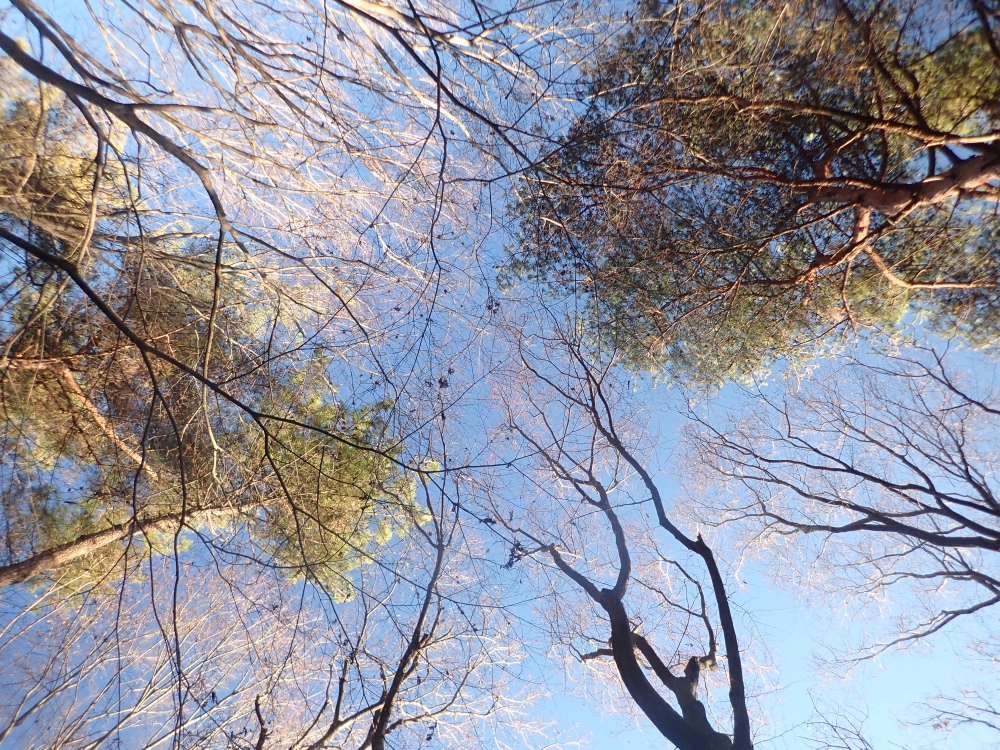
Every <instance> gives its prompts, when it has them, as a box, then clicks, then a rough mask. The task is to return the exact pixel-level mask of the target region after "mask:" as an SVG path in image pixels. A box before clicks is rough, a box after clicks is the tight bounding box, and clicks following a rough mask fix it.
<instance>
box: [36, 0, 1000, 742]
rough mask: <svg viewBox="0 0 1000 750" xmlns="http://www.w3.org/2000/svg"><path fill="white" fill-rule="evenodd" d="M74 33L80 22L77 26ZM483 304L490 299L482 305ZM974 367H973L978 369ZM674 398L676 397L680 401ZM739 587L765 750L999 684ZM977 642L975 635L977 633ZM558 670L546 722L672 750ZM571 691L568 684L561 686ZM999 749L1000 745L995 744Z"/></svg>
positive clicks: (941, 655) (881, 731) (919, 737)
mask: <svg viewBox="0 0 1000 750" xmlns="http://www.w3.org/2000/svg"><path fill="white" fill-rule="evenodd" d="M81 4H82V0H73V1H72V2H64V3H58V4H57V5H54V6H53V7H57V8H58V13H59V19H60V21H65V19H68V18H72V17H73V14H74V11H75V10H79V7H76V8H74V6H80V5H81ZM68 27H69V28H71V29H72V28H73V24H72V23H70V24H68ZM480 301H481V300H480ZM969 366H970V367H972V366H973V365H972V364H971V363H970V364H969ZM661 397H663V398H664V400H665V401H666V400H669V399H667V394H665V393H664V391H663V390H659V391H651V392H650V394H649V398H650V399H658V398H661ZM671 397H672V396H671ZM721 398H722V399H724V400H726V399H728V400H729V403H730V404H731V405H735V406H739V405H740V404H739V402H738V396H733V395H732V394H731V393H724V394H723V395H722V396H721ZM680 425H681V420H680V418H679V417H677V416H675V415H671V414H670V413H669V412H668V411H667V410H661V412H660V414H659V417H658V418H657V420H656V421H654V424H653V425H652V428H653V431H654V432H655V433H657V434H659V435H661V436H662V440H661V442H660V443H659V444H658V446H657V450H656V451H655V455H654V460H653V462H654V463H655V464H657V465H660V466H664V467H669V466H670V464H671V456H672V452H673V449H674V447H675V445H676V437H675V435H676V432H677V430H678V428H679V427H680ZM656 479H657V481H658V482H661V484H662V485H663V486H672V485H673V484H674V475H673V474H672V473H671V472H670V470H669V468H667V469H666V470H664V471H663V472H662V473H661V474H658V475H657V477H656ZM739 582H740V585H739V587H738V588H737V587H734V588H733V589H732V596H733V599H734V603H735V605H736V607H737V608H738V610H739V612H740V613H741V614H740V623H741V624H743V625H744V626H745V627H746V630H745V631H744V632H748V633H753V634H754V635H753V638H752V641H753V644H754V645H753V648H755V649H756V648H758V644H760V646H759V652H756V653H759V654H760V655H761V656H762V657H763V658H765V659H767V660H768V661H769V663H768V665H767V669H766V670H765V671H764V672H763V673H762V674H763V676H762V677H761V680H760V681H759V683H758V684H760V685H763V686H764V687H763V688H762V690H761V692H760V694H759V695H758V696H757V699H758V700H759V702H760V706H761V707H762V709H763V711H764V713H765V715H767V716H768V717H769V721H768V723H767V728H768V729H769V730H772V731H773V736H767V737H764V738H762V741H760V742H759V744H758V747H760V748H762V749H763V748H768V749H769V750H770V749H771V748H773V750H785V748H788V749H789V750H792V749H793V748H798V747H804V746H805V745H804V744H803V743H804V742H805V741H806V738H807V736H808V732H809V727H808V723H809V722H810V721H811V720H812V718H813V717H814V716H815V713H816V711H817V709H818V710H819V711H821V712H823V713H826V714H828V715H829V714H830V713H831V712H832V713H835V712H836V711H837V710H838V709H839V708H840V707H842V706H849V707H851V710H852V711H855V712H857V713H856V715H858V716H861V715H863V716H864V718H865V721H864V727H865V731H866V734H867V736H868V737H869V738H870V740H871V743H872V746H873V747H874V748H878V749H879V750H881V749H883V748H885V749H886V750H888V748H896V747H899V748H914V747H916V746H917V745H915V744H914V743H915V742H919V744H920V746H921V747H923V746H927V747H930V746H935V745H936V746H938V747H947V746H948V745H947V743H948V742H950V741H951V740H948V739H947V738H946V737H945V736H944V735H941V737H940V739H939V740H935V732H934V731H933V730H927V729H926V728H915V729H914V728H911V729H906V728H903V729H901V728H900V724H899V722H900V720H901V719H903V720H905V719H906V718H907V717H911V716H913V712H912V706H913V704H915V703H918V702H919V701H922V700H925V699H927V698H929V697H931V696H932V695H933V694H934V693H936V692H939V691H940V692H948V691H951V690H953V689H954V688H955V687H956V686H967V685H968V684H970V681H973V682H974V681H975V680H978V679H980V678H982V681H983V682H984V684H988V682H989V673H988V672H984V673H982V674H980V673H978V672H976V670H975V669H974V667H975V665H973V668H970V665H969V662H968V661H967V660H966V659H967V654H966V650H965V649H964V646H963V643H962V642H961V639H960V638H958V637H957V636H954V637H953V636H952V634H951V633H949V632H946V633H942V634H939V636H937V637H935V638H933V639H932V640H931V641H930V642H929V643H926V644H920V645H916V646H913V647H910V648H907V649H898V650H896V649H894V650H892V651H889V652H887V653H885V654H883V655H881V656H879V657H878V658H877V659H875V660H871V661H867V662H863V663H860V664H858V665H857V666H855V668H854V669H853V670H851V673H850V675H849V676H848V675H844V674H842V673H841V672H840V671H838V670H836V669H831V668H830V667H829V666H825V665H824V664H823V662H822V658H823V657H824V656H826V655H828V654H829V649H830V648H831V647H835V646H837V645H838V643H837V641H836V639H837V638H838V634H839V633H841V632H842V631H843V629H844V628H845V625H846V626H847V627H848V628H849V627H850V623H849V622H847V623H845V620H844V618H845V614H844V612H842V611H838V609H837V607H836V606H834V604H833V603H831V604H830V606H829V607H816V606H815V605H814V604H813V603H809V602H806V601H804V600H803V599H801V598H799V597H797V596H795V595H794V593H793V592H789V591H788V590H786V589H785V588H783V587H782V586H781V585H779V584H778V583H777V582H775V581H773V580H772V579H771V577H770V576H769V574H768V571H767V569H766V567H765V566H763V565H748V566H746V567H745V568H742V569H741V570H740V575H739ZM972 635H973V636H974V635H975V634H972ZM559 669H560V668H558V667H553V668H552V671H551V672H550V673H549V674H548V675H546V676H547V678H548V679H550V680H551V682H552V684H553V685H554V686H555V690H554V692H553V695H552V697H551V698H549V699H547V700H545V701H542V702H541V703H540V704H539V705H538V706H536V708H535V711H536V713H537V715H538V716H541V717H543V718H551V719H552V720H553V721H555V722H556V723H557V724H560V725H564V726H567V727H569V726H573V725H575V727H576V728H577V730H578V731H579V732H580V733H581V734H582V735H584V736H587V737H589V744H588V746H590V747H595V748H614V747H623V746H625V747H636V748H639V747H662V746H663V744H664V743H663V740H662V738H660V737H659V736H658V735H657V734H656V733H655V731H654V730H653V729H652V727H651V726H650V725H649V723H648V722H647V721H646V720H645V719H644V718H640V719H638V721H637V722H635V723H634V724H633V723H631V722H627V721H622V720H621V719H619V718H617V717H614V716H606V715H601V713H600V712H599V711H595V710H594V706H593V704H592V703H588V702H587V701H585V700H583V699H581V698H580V697H578V696H577V695H575V694H574V693H573V691H572V689H571V688H570V687H569V686H566V685H564V683H563V681H562V677H561V673H560V671H559ZM560 685H562V687H560ZM965 737H966V740H965V741H966V742H967V743H969V744H968V746H969V747H991V746H1000V745H998V744H997V740H996V739H995V738H991V737H990V735H989V734H988V733H987V732H985V731H983V732H979V731H977V730H971V731H970V733H969V734H967V735H965ZM990 743H993V744H992V745H991V744H990Z"/></svg>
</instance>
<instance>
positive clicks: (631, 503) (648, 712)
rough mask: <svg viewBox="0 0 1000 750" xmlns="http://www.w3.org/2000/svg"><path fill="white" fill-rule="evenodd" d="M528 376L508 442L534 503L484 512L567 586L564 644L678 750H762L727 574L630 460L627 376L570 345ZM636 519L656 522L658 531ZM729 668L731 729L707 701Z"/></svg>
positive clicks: (501, 502)
mask: <svg viewBox="0 0 1000 750" xmlns="http://www.w3.org/2000/svg"><path fill="white" fill-rule="evenodd" d="M549 322H552V321H549ZM554 327H556V328H557V329H558V326H554ZM520 366H521V372H520V375H519V377H518V380H517V382H516V383H515V384H514V387H513V388H512V390H511V391H510V394H511V395H510V396H509V397H508V401H507V410H508V423H507V430H509V431H510V433H511V434H512V435H514V436H516V438H517V440H518V443H519V445H520V446H521V450H522V454H526V455H528V456H532V457H534V458H533V459H531V460H530V461H529V459H523V460H522V462H520V465H521V466H523V467H525V468H524V469H523V473H524V477H525V480H526V481H525V487H524V489H523V492H524V493H525V494H527V498H526V500H525V502H524V504H523V505H520V504H516V503H515V505H514V506H513V507H512V506H511V504H510V502H511V501H510V499H509V498H508V494H507V493H506V492H500V493H496V492H489V491H487V492H486V493H485V496H486V497H487V498H488V499H489V501H490V504H488V505H487V506H485V507H484V511H483V512H485V513H487V519H488V520H489V523H490V525H492V526H493V527H494V528H496V529H498V530H500V529H502V532H500V531H498V533H502V535H503V537H504V538H505V539H506V542H507V544H509V545H510V550H511V552H510V555H511V557H510V560H509V561H508V562H509V564H510V565H514V564H518V563H520V564H524V565H527V564H531V565H533V566H537V567H538V568H539V569H540V570H543V571H547V572H548V573H550V574H551V575H552V576H554V577H555V579H556V580H555V581H553V583H551V584H550V585H551V586H552V587H553V589H554V591H555V592H558V593H554V594H553V596H556V599H557V601H556V603H555V605H554V606H555V607H556V611H557V612H560V614H559V615H557V616H552V615H548V616H547V617H548V619H550V620H552V628H553V631H554V633H555V637H556V638H557V639H559V640H561V641H562V642H563V643H565V644H567V646H568V647H569V648H570V650H571V651H572V652H573V653H575V654H576V655H577V657H578V658H579V659H580V660H581V661H582V662H585V663H592V662H595V661H600V660H613V664H614V670H613V675H614V677H612V678H611V679H617V680H620V681H621V684H622V686H623V687H624V689H625V691H626V693H627V695H628V697H629V700H630V701H631V702H633V704H634V707H636V708H638V710H639V711H641V712H642V713H643V714H644V715H645V716H646V717H647V718H648V719H649V720H650V721H651V722H652V723H653V725H654V726H655V727H656V729H657V730H658V731H659V732H660V733H661V734H662V735H663V736H664V737H666V738H667V739H668V740H670V742H671V743H673V744H674V745H675V746H676V747H678V748H691V749H692V750H694V749H695V748H747V749H748V748H750V747H752V739H751V723H750V715H749V711H748V706H747V695H746V683H745V677H744V668H743V664H742V655H741V649H740V644H739V638H738V634H737V626H736V623H735V620H734V618H733V614H732V605H731V603H730V599H729V595H728V593H727V590H726V582H725V577H724V573H723V572H722V570H721V569H720V567H719V564H718V562H717V560H716V557H715V554H714V552H713V551H712V549H711V548H710V547H709V545H708V544H707V543H706V542H705V540H704V539H703V538H702V537H701V535H700V534H695V535H691V534H689V533H687V532H685V531H683V530H682V529H681V528H680V527H679V526H677V525H676V524H675V523H674V522H673V521H672V520H671V517H670V515H669V514H668V513H669V511H668V507H667V505H666V503H665V501H664V499H663V496H662V494H661V491H660V488H659V486H658V484H657V482H656V481H655V480H654V478H653V472H652V471H650V470H649V469H647V467H646V466H645V464H644V463H643V461H642V460H641V458H640V454H639V453H638V452H637V451H636V449H634V448H632V447H630V444H631V442H632V439H633V437H634V436H633V435H631V434H630V433H631V432H632V429H633V427H632V425H630V420H629V419H628V417H627V415H626V414H625V413H624V409H623V407H622V404H621V403H620V397H621V390H622V386H623V385H624V383H621V382H619V381H618V380H617V379H616V377H615V375H614V367H615V363H614V362H613V361H611V362H608V361H602V360H600V359H590V355H588V354H586V353H585V350H584V349H581V347H580V346H579V344H578V343H574V342H573V340H572V338H571V337H569V336H566V335H560V334H558V333H557V334H555V335H554V336H551V337H544V336H539V337H538V338H535V339H532V340H531V343H530V344H527V343H526V344H524V345H523V346H522V348H521V350H520ZM515 394H516V395H515ZM526 462H527V463H531V464H534V466H535V468H534V469H533V470H529V469H528V468H527V466H526ZM636 508H639V509H645V510H648V511H651V512H652V515H653V523H654V527H653V528H650V527H649V525H648V523H647V519H646V517H644V516H643V515H642V514H641V513H639V514H637V513H636ZM660 535H662V536H663V537H665V539H663V540H662V541H661V539H660ZM664 547H670V548H672V552H667V551H665V550H664V549H663V548H664ZM522 561H523V562H522ZM529 561H530V562H529ZM559 579H561V581H560V580H559ZM567 586H568V587H569V589H568V590H567ZM562 597H566V601H563V602H561V603H560V602H559V599H561V598H562ZM581 597H582V601H580V600H581ZM588 605H589V606H588ZM717 632H718V633H719V634H720V635H719V637H718V641H717V636H716V633H717ZM719 641H721V642H719ZM720 651H721V653H720ZM720 665H724V672H725V677H724V678H722V679H721V680H716V681H715V682H716V683H717V684H716V685H715V686H714V687H715V688H717V689H719V690H721V692H724V693H725V694H726V695H727V698H728V700H723V701H721V703H723V704H728V708H727V710H726V713H725V714H724V715H723V717H721V718H720V717H713V715H712V713H711V712H710V708H712V709H714V708H715V707H716V706H717V705H718V703H716V702H715V701H710V700H709V697H711V695H710V696H709V697H702V696H699V689H700V688H701V687H703V686H704V685H705V684H706V682H707V684H709V685H711V684H712V681H711V680H707V681H706V674H707V673H709V672H710V671H711V670H715V669H716V668H717V667H719V666H720ZM650 672H651V673H652V674H653V675H655V679H656V681H658V682H659V683H660V685H661V689H665V690H666V695H667V696H668V697H664V695H663V694H662V693H661V692H660V689H657V687H655V686H654V684H653V682H652V681H651V679H650V677H649V676H648V674H649V673H650ZM718 683H721V684H718ZM711 692H715V691H714V690H712V691H710V694H711ZM727 717H728V718H727Z"/></svg>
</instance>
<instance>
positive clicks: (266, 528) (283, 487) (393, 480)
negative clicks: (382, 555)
mask: <svg viewBox="0 0 1000 750" xmlns="http://www.w3.org/2000/svg"><path fill="white" fill-rule="evenodd" d="M310 369H312V372H310V370H309V369H307V370H303V371H299V372H297V373H296V374H295V375H294V376H293V377H292V378H291V379H290V380H289V383H288V385H287V386H285V387H283V388H280V389H277V390H276V391H274V396H273V400H272V402H271V404H270V408H269V411H270V412H271V413H275V414H283V415H285V414H287V415H288V416H289V417H299V416H301V415H308V420H309V424H310V425H311V426H313V427H315V428H317V429H313V430H310V429H304V428H301V427H297V426H289V425H280V426H277V427H276V428H275V429H274V430H273V433H272V435H271V437H270V438H269V439H267V440H266V443H265V444H264V445H263V446H262V447H263V449H264V450H265V453H266V456H265V458H266V460H267V463H268V465H269V466H270V467H271V470H272V471H271V474H270V475H269V476H268V479H267V481H268V482H269V483H270V484H271V487H270V488H269V489H268V494H269V495H271V496H272V497H273V500H272V501H270V502H268V503H267V504H266V505H265V506H264V507H262V508H261V510H260V513H259V514H258V516H257V520H256V523H255V524H254V525H253V526H252V527H251V529H250V533H251V536H253V537H254V538H255V539H257V540H258V542H259V543H260V544H261V545H262V547H264V548H265V549H266V550H267V551H268V552H270V553H271V554H272V555H273V556H274V558H275V560H276V561H277V562H278V564H279V565H281V566H283V567H285V568H286V569H287V571H288V572H289V574H290V575H291V576H293V577H298V576H300V575H302V576H305V577H306V578H307V579H309V580H312V581H314V582H317V583H320V584H322V585H324V586H325V587H327V589H328V590H331V591H333V592H334V593H335V595H337V596H339V597H340V598H348V597H350V595H351V593H350V581H349V579H348V577H347V574H348V572H349V571H351V570H353V569H354V568H356V567H357V566H358V565H360V564H363V563H364V562H366V561H367V560H368V559H370V555H371V554H373V553H374V547H376V546H381V545H385V544H387V543H388V542H389V541H390V540H391V538H392V537H393V535H399V536H403V535H405V533H406V531H407V529H408V528H409V526H410V525H411V524H413V523H420V522H422V521H423V520H424V519H423V515H422V513H421V512H420V510H419V508H418V506H417V505H416V503H415V499H414V490H415V487H414V484H413V481H412V479H410V478H409V477H408V476H406V474H405V473H403V472H402V471H401V470H400V469H399V468H398V466H397V465H396V464H395V463H394V460H393V459H396V458H398V457H399V455H400V447H399V446H398V445H396V446H391V447H389V448H380V446H382V445H384V444H385V443H386V442H388V438H389V434H388V427H387V424H386V421H385V416H386V414H387V412H388V410H389V408H390V407H391V404H390V403H382V404H376V405H375V406H373V407H367V408H362V409H356V410H349V409H347V408H346V407H345V406H344V405H343V404H341V403H340V402H338V401H337V400H336V399H335V398H334V397H333V396H334V394H333V392H332V389H331V388H330V387H329V386H328V385H327V384H326V382H325V379H324V378H323V377H322V373H321V371H319V370H318V368H310ZM324 433H328V434H324ZM331 434H332V435H335V436H336V437H330V435H331Z"/></svg>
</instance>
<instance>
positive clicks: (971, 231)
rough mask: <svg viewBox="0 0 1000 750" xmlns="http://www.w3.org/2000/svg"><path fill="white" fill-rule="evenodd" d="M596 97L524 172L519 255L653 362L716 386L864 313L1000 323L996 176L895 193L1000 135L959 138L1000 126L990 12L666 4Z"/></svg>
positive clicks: (607, 338)
mask: <svg viewBox="0 0 1000 750" xmlns="http://www.w3.org/2000/svg"><path fill="white" fill-rule="evenodd" d="M949 13H951V15H949ZM580 98H581V101H582V102H585V103H586V106H585V109H584V112H583V113H582V114H581V116H580V117H579V118H578V119H577V121H576V122H575V123H574V124H573V126H572V128H571V129H570V131H569V132H568V133H567V134H566V135H565V136H564V137H563V138H562V139H561V145H560V147H559V148H558V149H557V150H555V151H554V152H552V153H551V154H550V155H549V156H548V157H546V158H544V159H542V160H541V161H540V162H539V163H538V165H537V166H536V168H535V169H534V170H533V171H532V172H530V173H529V174H528V175H527V176H526V177H525V178H524V179H523V180H522V183H521V185H520V188H521V196H520V199H519V202H518V204H517V206H516V208H515V218H516V219H517V220H518V221H519V223H520V224H519V225H520V236H519V242H518V245H517V247H516V248H514V249H513V250H512V251H511V253H510V257H509V260H508V263H507V264H506V266H505V267H504V268H503V269H502V272H501V273H502V276H503V278H504V280H505V281H506V283H508V284H511V283H516V282H517V281H518V280H523V279H527V280H530V281H533V282H538V283H540V284H542V285H543V287H544V288H546V289H547V290H548V292H550V293H551V294H552V295H554V296H559V295H567V294H570V295H580V296H582V297H583V299H584V300H585V307H584V312H583V315H584V319H585V325H586V327H587V328H588V329H589V331H590V332H591V335H592V337H593V338H594V340H595V341H596V342H597V343H598V344H599V345H602V346H609V347H614V348H615V349H617V350H619V351H623V352H624V353H625V354H626V357H627V359H628V360H629V362H630V364H631V365H632V366H633V367H636V368H638V369H654V370H659V369H661V368H666V369H667V370H668V371H669V372H670V373H672V374H673V375H675V376H678V377H682V378H684V379H687V380H691V381H694V382H701V383H715V382H718V381H720V380H723V379H726V378H732V377H735V378H744V377H748V376H751V375H753V374H755V373H757V372H759V371H760V370H761V369H766V368H767V367H768V366H769V364H770V363H772V362H773V361H774V360H775V359H777V358H779V357H802V356H811V355H813V354H816V353H817V352H822V351H824V350H827V349H829V348H830V347H831V346H836V345H837V342H838V340H839V339H840V336H841V335H842V334H843V333H844V332H845V331H856V330H858V329H859V328H862V329H867V328H875V329H879V330H882V331H891V330H894V329H898V327H899V326H900V325H901V324H903V323H904V322H909V321H911V320H915V319H919V320H921V321H923V322H925V323H927V324H929V325H931V326H932V327H935V328H937V329H940V330H959V331H963V332H965V333H966V334H967V335H968V336H969V337H970V338H972V340H973V341H974V342H975V343H977V344H987V343H990V342H992V341H994V340H995V339H996V337H997V335H998V334H1000V315H998V312H997V311H998V310H1000V299H998V297H997V294H998V292H997V289H998V283H997V282H998V281H1000V247H998V244H997V238H996V236H995V231H994V229H993V227H992V224H993V222H991V221H988V220H987V215H988V212H992V211H994V210H995V207H996V196H995V191H993V190H992V189H990V188H988V187H986V188H983V189H981V190H979V189H977V190H968V191H957V190H956V191H955V194H954V195H951V196H949V197H948V198H947V199H942V200H935V201H925V202H923V203H921V202H920V201H918V200H916V199H914V201H913V202H912V203H911V205H909V206H908V207H905V208H901V209H898V210H897V209H892V210H889V209H885V210H880V209H879V208H878V207H877V206H878V205H879V204H877V202H876V201H875V198H876V197H878V196H879V195H885V194H886V193H887V192H891V191H894V190H903V191H905V190H906V189H907V188H906V185H907V184H910V183H915V182H918V181H920V180H922V179H924V178H926V177H927V176H928V175H929V174H931V173H930V172H929V171H928V165H929V164H930V163H936V166H935V167H934V172H933V174H941V173H942V172H944V171H946V170H947V169H948V168H949V167H950V166H951V164H952V162H955V161H958V160H960V159H967V158H972V157H975V156H978V155H979V154H980V153H986V154H988V153H993V150H995V149H996V148H998V147H1000V140H998V141H997V142H995V143H988V144H987V145H985V146H984V145H975V144H970V145H969V146H966V147H961V148H960V147H955V148H950V147H942V146H940V145H939V144H940V143H941V142H942V140H943V139H944V138H946V137H947V138H952V139H954V138H959V137H963V136H970V135H976V134H982V133H992V132H995V131H996V130H997V128H998V126H1000V107H998V105H997V101H998V100H1000V60H998V59H997V58H996V57H995V56H994V55H993V53H992V51H991V49H990V47H989V44H988V43H987V37H986V32H985V31H984V30H983V29H982V28H981V27H980V26H979V25H978V23H977V22H976V19H975V18H974V16H973V15H972V14H971V12H965V13H964V14H963V12H960V11H954V10H947V9H945V8H943V7H940V6H939V5H938V4H937V3H930V2H919V1H916V0H914V1H913V2H910V1H909V0H899V2H894V3H880V4H878V6H872V7H869V6H868V5H864V4H858V3H854V4H847V5H846V6H843V7H841V6H838V5H836V4H829V3H825V2H811V1H810V0H800V1H799V2H795V3H792V4H791V5H789V4H788V3H784V2H781V3H778V2H775V3H767V2H765V3H745V2H721V3H708V2H706V3H701V4H681V5H678V6H671V7H670V8H669V9H667V10H661V9H660V8H659V7H658V6H657V5H656V4H655V3H645V4H643V5H642V7H641V8H640V11H639V13H638V14H637V20H636V21H635V22H634V23H633V24H632V27H631V28H630V30H629V31H628V32H627V33H626V34H624V35H623V36H622V37H621V38H620V39H619V41H618V44H617V45H616V46H615V47H613V48H612V49H611V50H610V51H609V52H608V53H607V54H605V55H604V56H603V57H600V58H599V59H597V60H596V61H595V63H594V64H593V65H592V66H591V67H590V68H589V69H588V70H587V71H586V74H585V76H584V79H583V82H582V84H581V90H580ZM901 186H902V187H901ZM831 188H843V190H841V192H840V193H831V192H829V191H830V189H831ZM824 190H827V192H826V193H824V192H823V191H824ZM848 190H853V191H854V194H853V195H852V196H848V193H847V192H846V191H848ZM864 190H868V191H870V195H863V194H862V191H864ZM877 191H882V192H881V193H879V192H877ZM865 201H870V202H869V203H866V202H865ZM865 205H875V206H876V208H875V209H874V210H872V211H870V213H869V212H865V211H864V209H863V206H865ZM865 222H867V223H865ZM859 237H860V239H859ZM901 282H902V283H901ZM941 282H945V283H946V284H948V285H949V286H946V287H934V288H932V286H931V285H934V284H940V283H941Z"/></svg>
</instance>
